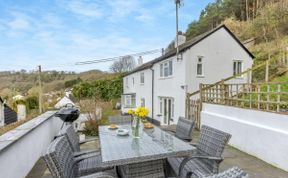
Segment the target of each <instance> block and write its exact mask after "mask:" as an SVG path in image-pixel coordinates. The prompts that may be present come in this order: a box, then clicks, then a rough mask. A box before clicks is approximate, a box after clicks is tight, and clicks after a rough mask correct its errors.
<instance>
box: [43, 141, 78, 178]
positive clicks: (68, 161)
mask: <svg viewBox="0 0 288 178" xmlns="http://www.w3.org/2000/svg"><path fill="white" fill-rule="evenodd" d="M43 158H44V160H45V162H46V164H47V167H48V169H49V170H50V172H51V174H52V176H53V177H57V178H67V177H69V178H74V177H76V175H77V172H78V171H77V170H78V167H77V164H75V160H74V158H73V151H72V149H71V147H70V144H69V142H68V140H67V137H66V136H61V137H57V138H56V139H55V140H54V141H53V142H52V143H51V144H50V145H49V147H48V149H47V151H46V153H45V154H44V155H43Z"/></svg>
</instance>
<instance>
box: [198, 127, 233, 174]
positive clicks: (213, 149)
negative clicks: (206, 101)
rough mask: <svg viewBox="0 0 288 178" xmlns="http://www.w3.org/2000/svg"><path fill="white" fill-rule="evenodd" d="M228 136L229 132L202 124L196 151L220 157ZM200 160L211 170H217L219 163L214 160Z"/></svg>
mask: <svg viewBox="0 0 288 178" xmlns="http://www.w3.org/2000/svg"><path fill="white" fill-rule="evenodd" d="M230 138H231V135H230V134H229V133H226V132H223V131H221V130H217V129H215V128H212V127H209V126H207V125H202V127H201V131H200V137H199V140H198V143H197V151H198V152H199V153H200V154H205V155H208V156H213V157H221V155H222V153H223V151H224V148H225V146H226V144H227V143H228V141H229V140H230ZM201 161H203V162H205V165H207V166H208V167H209V168H210V169H211V170H213V172H218V169H219V163H216V162H215V161H210V160H208V159H207V160H206V159H203V160H201Z"/></svg>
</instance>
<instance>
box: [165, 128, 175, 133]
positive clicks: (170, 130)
mask: <svg viewBox="0 0 288 178" xmlns="http://www.w3.org/2000/svg"><path fill="white" fill-rule="evenodd" d="M161 130H164V131H166V132H167V131H168V132H174V133H175V132H176V131H175V129H171V128H168V127H167V128H161Z"/></svg>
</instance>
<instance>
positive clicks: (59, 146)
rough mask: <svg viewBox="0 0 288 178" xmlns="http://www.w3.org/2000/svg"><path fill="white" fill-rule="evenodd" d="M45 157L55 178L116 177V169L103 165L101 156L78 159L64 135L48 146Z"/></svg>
mask: <svg viewBox="0 0 288 178" xmlns="http://www.w3.org/2000/svg"><path fill="white" fill-rule="evenodd" d="M43 158H44V160H45V162H46V164H47V166H48V169H49V170H50V172H51V174H52V176H53V177H54V178H76V177H81V178H115V177H117V176H116V173H115V170H113V169H111V168H107V171H105V172H99V171H103V170H105V168H103V167H102V166H101V157H100V160H99V158H97V159H95V157H91V158H88V159H83V160H80V159H78V160H76V159H75V157H74V155H73V150H72V149H71V146H70V144H69V142H68V140H67V137H65V136H62V137H58V138H56V139H55V140H54V141H53V142H52V143H51V144H50V145H49V147H48V149H47V152H46V153H45V154H44V155H43Z"/></svg>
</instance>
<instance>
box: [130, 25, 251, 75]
mask: <svg viewBox="0 0 288 178" xmlns="http://www.w3.org/2000/svg"><path fill="white" fill-rule="evenodd" d="M221 28H224V29H225V30H226V31H227V32H228V33H229V34H230V35H231V36H232V38H233V39H234V40H235V41H236V42H237V43H238V44H239V45H240V47H242V48H243V49H244V50H245V51H246V52H247V53H248V54H249V56H251V57H252V58H255V57H254V55H253V54H252V53H251V52H250V51H249V50H248V49H247V48H246V47H245V46H244V45H243V44H242V43H241V42H240V41H239V39H238V38H237V37H236V36H235V35H234V34H233V33H232V32H231V31H230V30H229V29H228V28H227V27H226V26H225V25H224V24H222V25H219V26H218V27H216V28H214V29H212V30H209V31H207V32H205V33H202V34H201V35H198V36H196V37H194V38H192V39H191V40H189V41H187V42H186V43H184V44H182V45H180V46H179V53H181V52H184V51H186V50H187V49H189V48H191V47H192V46H194V45H196V44H197V43H199V42H200V41H202V40H204V39H205V38H206V37H208V36H210V35H211V34H213V33H214V32H216V31H218V30H219V29H221ZM174 55H176V48H174V49H172V50H170V51H168V52H167V53H165V54H164V55H162V56H160V57H158V58H156V59H154V60H152V61H149V62H147V63H144V64H143V65H141V66H139V67H136V68H135V69H134V70H132V71H130V72H128V73H127V74H126V75H125V76H127V75H130V74H133V73H135V72H139V71H141V70H144V69H148V68H151V67H152V66H153V64H155V63H157V62H160V61H163V60H165V59H168V58H169V57H172V56H174Z"/></svg>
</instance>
